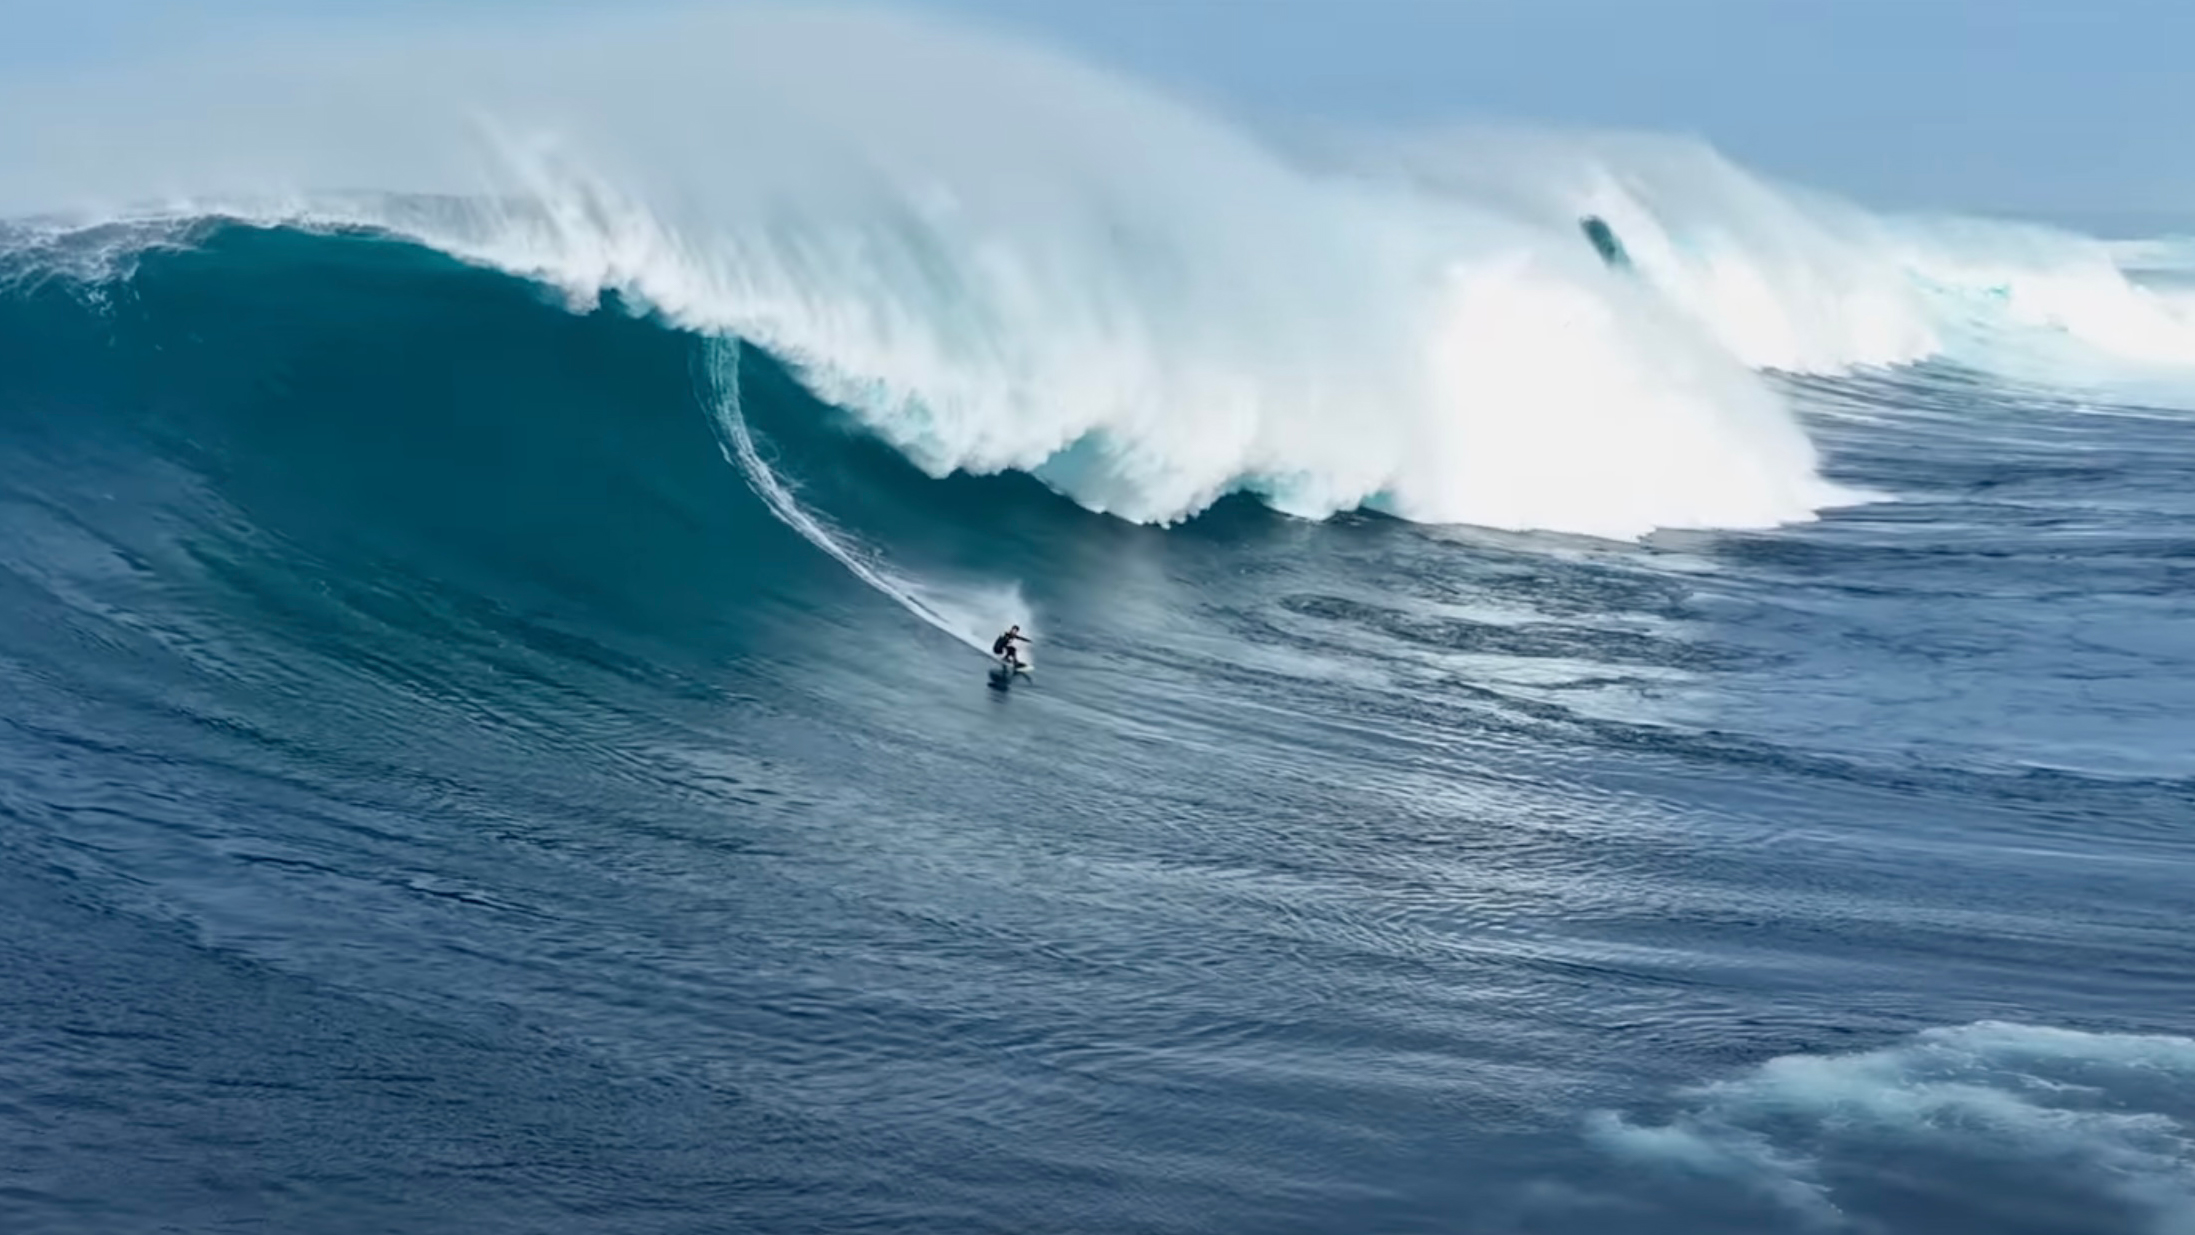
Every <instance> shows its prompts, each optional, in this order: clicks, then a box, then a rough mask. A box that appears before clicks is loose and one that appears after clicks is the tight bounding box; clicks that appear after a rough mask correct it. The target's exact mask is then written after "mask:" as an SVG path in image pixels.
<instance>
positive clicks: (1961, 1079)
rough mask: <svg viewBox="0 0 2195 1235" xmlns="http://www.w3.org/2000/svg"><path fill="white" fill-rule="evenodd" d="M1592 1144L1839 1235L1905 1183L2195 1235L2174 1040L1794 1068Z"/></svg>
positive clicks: (1924, 1037) (1613, 1119) (1787, 1063)
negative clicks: (1932, 1183) (1950, 1181)
mask: <svg viewBox="0 0 2195 1235" xmlns="http://www.w3.org/2000/svg"><path fill="white" fill-rule="evenodd" d="M1590 1130H1591V1133H1592V1136H1593V1138H1594V1140H1595V1141H1596V1142H1598V1143H1599V1144H1600V1145H1601V1146H1602V1148H1604V1149H1606V1150H1607V1151H1609V1152H1610V1153H1612V1154H1615V1155H1617V1156H1619V1157H1621V1158H1624V1159H1627V1160H1630V1161H1633V1162H1636V1163H1640V1164H1642V1165H1648V1166H1652V1167H1655V1168H1659V1169H1662V1170H1666V1171H1673V1172H1676V1173H1678V1174H1680V1175H1686V1176H1691V1177H1695V1178H1704V1179H1710V1180H1721V1181H1725V1182H1728V1183H1733V1184H1737V1185H1739V1186H1742V1187H1745V1188H1748V1189H1750V1190H1752V1191H1754V1192H1756V1193H1758V1194H1760V1195H1762V1196H1765V1197H1769V1198H1772V1199H1773V1200H1774V1201H1776V1202H1777V1203H1779V1204H1780V1205H1782V1206H1783V1207H1785V1208H1786V1209H1787V1210H1788V1211H1789V1212H1791V1213H1793V1214H1795V1215H1798V1216H1800V1217H1803V1218H1805V1219H1807V1220H1808V1221H1810V1222H1811V1223H1813V1224H1815V1225H1817V1226H1820V1227H1823V1228H1829V1229H1841V1228H1844V1227H1847V1226H1857V1225H1862V1223H1861V1221H1860V1220H1861V1219H1864V1218H1867V1217H1869V1216H1871V1211H1873V1210H1875V1209H1877V1208H1879V1207H1881V1206H1883V1205H1884V1204H1885V1203H1886V1201H1895V1200H1896V1199H1897V1197H1898V1196H1899V1194H1901V1193H1904V1192H1910V1191H1912V1190H1913V1185H1911V1184H1909V1183H1904V1182H1901V1181H1903V1180H1910V1179H1913V1178H1919V1177H1926V1176H1930V1175H1939V1176H1942V1175H1967V1176H1974V1177H1978V1178H1979V1179H1980V1180H1981V1181H1982V1183H1981V1186H1980V1187H1979V1188H1977V1189H1975V1190H1972V1194H1973V1195H1990V1196H1995V1197H1997V1198H1999V1204H2000V1205H2002V1206H2003V1207H2004V1209H2005V1211H2006V1213H2008V1214H2010V1213H2020V1212H2023V1211H2024V1212H2029V1213H2036V1214H2040V1213H2049V1212H2054V1211H2064V1210H2066V1209H2067V1208H2068V1207H2075V1208H2078V1207H2081V1206H2084V1205H2085V1206H2089V1207H2096V1206H2100V1207H2101V1208H2102V1209H2104V1210H2106V1211H2118V1212H2119V1213H2121V1214H2126V1215H2131V1216H2132V1217H2131V1221H2132V1224H2133V1225H2136V1226H2138V1227H2139V1229H2143V1230H2149V1231H2155V1232H2160V1233H2181V1232H2186V1231H2189V1230H2195V1040H2191V1039H2188V1038H2181V1037H2174V1036H2170V1035H2141V1034H2112V1033H2090V1032H2082V1031H2078V1030H2069V1029H2057V1028H2051V1027H2045V1026H2036V1025H2021V1024H2013V1023H2008V1022H2001V1021H1983V1022H1978V1023H1975V1024H1971V1025H1965V1026H1959V1027H1955V1028H1944V1029H1932V1030H1928V1031H1925V1032H1923V1033H1921V1034H1919V1035H1916V1036H1915V1037H1914V1038H1913V1039H1912V1040H1910V1041H1908V1042H1906V1043H1902V1044H1900V1045H1896V1046H1890V1047H1884V1048H1882V1049H1879V1050H1873V1051H1864V1052H1859V1053H1855V1054H1847V1055H1786V1056H1782V1057H1779V1058H1776V1059H1772V1060H1770V1061H1768V1062H1767V1063H1765V1064H1762V1065H1761V1066H1760V1067H1759V1068H1757V1069H1755V1070H1754V1071H1752V1072H1750V1073H1748V1074H1746V1075H1743V1076H1740V1077H1736V1078H1733V1079H1730V1080H1726V1081H1719V1082H1716V1083H1713V1084H1709V1085H1705V1086H1701V1087H1699V1088H1697V1089H1693V1090H1690V1091H1688V1092H1685V1093H1683V1094H1681V1095H1679V1105H1678V1109H1677V1111H1676V1113H1675V1114H1673V1115H1672V1116H1670V1117H1669V1118H1668V1119H1667V1120H1666V1121H1664V1122H1661V1123H1646V1122H1636V1121H1633V1120H1632V1119H1630V1118H1627V1117H1626V1116H1624V1115H1622V1114H1619V1113H1615V1112H1602V1113H1600V1114H1598V1115H1597V1116H1595V1117H1594V1119H1593V1122H1592V1125H1591V1129H1590ZM1908 1199H1910V1198H1908ZM2046 1225H2047V1224H2046ZM2007 1229H2025V1227H2023V1226H2020V1225H2018V1224H2015V1225H2013V1226H2012V1227H2009V1228H2007Z"/></svg>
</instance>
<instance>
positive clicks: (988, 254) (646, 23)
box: [0, 8, 2195, 537]
mask: <svg viewBox="0 0 2195 1235" xmlns="http://www.w3.org/2000/svg"><path fill="white" fill-rule="evenodd" d="M9 105H10V107H11V110H14V109H20V108H28V107H32V106H35V107H37V108H38V114H41V115H45V116H51V117H54V118H55V123H52V124H47V125H40V126H31V127H27V128H26V129H24V130H23V131H18V132H14V133H11V134H9V135H7V136H0V172H4V173H5V177H6V181H7V183H8V184H9V185H11V186H12V197H11V199H9V200H7V201H5V202H0V206H4V207H5V208H7V209H9V210H10V211H11V212H13V213H17V214H26V213H30V212H38V211H45V212H56V211H59V212H64V213H65V212H68V211H74V212H76V213H75V215H74V217H75V219H76V220H77V221H78V222H84V221H98V220H107V219H113V218H117V217H144V216H146V215H163V214H164V215H168V216H190V215H195V214H201V213H208V212H213V213H223V214H229V215H237V216H242V217H245V218H251V219H259V220H266V221H287V222H293V223H295V222H305V223H318V224H323V225H359V226H368V227H374V228H381V229H387V230H392V231H395V232H397V233H400V234H403V235H406V236H409V237H413V238H416V239H419V240H422V241H424V242H426V243H429V244H432V245H435V246H437V247H440V248H443V249H445V250H447V251H449V252H451V253H453V254H456V255H459V256H462V257H465V258H467V259H469V260H473V261H478V262H482V263H486V264H491V265H494V266H497V267H499V268H502V269H505V270H509V271H513V272H516V273H520V274H523V275H526V276H528V277H532V278H536V279H539V280H542V281H544V282H547V283H549V284H552V285H554V286H556V287H557V288H560V289H562V290H563V291H564V293H566V294H567V295H568V296H570V297H571V298H572V300H573V302H574V303H575V304H587V303H592V302H593V300H594V299H595V298H596V297H597V296H599V295H600V294H601V293H603V292H604V291H615V292H617V293H618V294H619V295H620V296H622V297H625V298H628V299H630V300H632V301H634V302H636V303H639V304H643V305H645V306H648V307H649V308H651V309H652V310H654V311H656V312H658V313H660V314H661V315H663V317H664V318H665V319H667V320H668V321H670V322H672V323H675V324H677V325H679V326H681V327H685V328H689V329H693V330H697V331H703V332H708V333H721V334H726V335H733V336H737V337H740V338H744V339H747V340H750V341H752V342H754V343H756V344H758V345H760V346H762V347H765V348H767V349H769V350H770V351H772V352H773V353H775V354H776V355H778V356H779V357H781V358H783V359H785V360H787V361H789V362H790V363H792V364H793V365H794V366H795V367H796V368H797V370H798V371H799V372H800V373H801V374H802V376H803V378H804V379H805V380H806V381H807V382H808V383H809V384H810V385H811V386H812V387H813V388H814V389H815V390H816V391H817V392H818V393H819V394H820V395H822V396H823V397H824V398H826V399H827V400H829V401H831V402H833V403H836V404H839V405H841V406H844V407H847V408H849V409H851V410H853V411H854V412H856V413H857V414H858V415H859V417H860V418H861V420H862V421H863V423H864V424H865V425H866V426H867V427H868V428H869V429H870V430H871V431H873V432H874V433H875V434H877V435H878V436H879V437H881V438H882V439H884V440H885V441H887V442H889V443H891V444H892V445H893V446H895V447H896V448H898V449H899V450H900V451H901V452H903V453H904V454H905V455H906V456H907V457H908V458H909V459H911V460H912V461H914V462H915V463H916V464H917V465H918V466H920V467H921V468H923V469H924V470H925V471H927V472H929V473H931V474H932V475H944V474H947V473H950V472H953V471H956V470H960V471H969V472H975V473H989V472H997V471H1003V470H1010V469H1011V470H1021V471H1027V472H1030V473H1032V474H1034V475H1036V476H1037V477H1038V478H1040V479H1041V480H1043V481H1044V482H1045V483H1046V484H1048V485H1050V486H1051V487H1053V488H1054V489H1056V490H1058V491H1059V492H1061V493H1064V494H1066V495H1067V496H1069V497H1071V498H1072V499H1074V500H1075V501H1077V502H1079V503H1081V504H1082V505H1084V506H1086V507H1089V508H1091V509H1094V510H1099V511H1105V512H1110V513H1113V514H1117V515H1120V516H1122V517H1124V518H1128V519H1131V520H1137V521H1147V522H1168V521H1173V520H1178V519H1181V518H1184V517H1187V516H1189V515H1193V514H1195V513H1197V512H1198V511H1200V510H1202V509H1204V508H1205V507H1206V506H1208V505H1209V504H1210V503H1212V502H1213V501H1214V500H1216V499H1217V498H1219V497H1221V496H1223V495H1225V494H1227V493H1230V492H1236V491H1247V492H1251V493H1254V494H1257V495H1259V496H1260V497H1262V498H1263V499H1264V500H1266V501H1267V502H1268V503H1270V504H1271V505H1273V506H1274V507H1276V508H1278V509H1281V510H1283V511H1287V512H1290V513H1295V514H1300V515H1305V516H1312V517H1317V516H1324V515H1327V514H1331V513H1333V512H1336V511H1341V510H1348V509H1353V508H1358V507H1368V508H1372V509H1377V510H1382V511H1386V512H1389V513H1392V514H1395V515H1398V516H1401V517H1404V518H1408V519H1413V520H1418V521H1428V522H1460V523H1476V524H1483V525H1489V526H1496V527H1506V528H1546V529H1554V530H1562V531H1574V532H1584V533H1591V534H1597V535H1605V536H1616V537H1629V536H1637V535H1641V534H1643V533H1645V532H1648V531H1651V530H1653V529H1655V528H1668V527H1750V526H1764V525H1770V524H1774V523H1778V522H1784V521H1791V520H1798V519H1804V518H1807V517H1809V516H1810V515H1811V514H1812V513H1813V512H1814V511H1816V510H1818V509H1821V508H1823V507H1825V506H1829V505H1835V504H1840V503H1847V502H1851V501H1855V500H1860V499H1862V498H1863V497H1864V496H1866V495H1862V494H1857V493H1854V492H1851V491H1849V490H1846V489H1842V488H1839V487H1838V486H1836V485H1833V484H1831V483H1828V482H1826V481H1825V480H1823V479H1822V478H1821V477H1820V475H1819V474H1818V472H1817V468H1816V455H1815V451H1814V448H1813V446H1812V445H1811V443H1809V442H1808V440H1807V439H1806V437H1805V435H1804V433H1803V432H1802V431H1801V429H1800V428H1799V426H1798V424H1797V423H1796V421H1795V419H1794V417H1793V415H1792V414H1791V412H1790V410H1789V408H1788V407H1786V406H1785V404H1784V402H1783V400H1782V398H1781V397H1780V396H1779V395H1778V394H1777V393H1776V392H1775V391H1774V389H1773V388H1772V387H1771V385H1770V384H1769V383H1768V382H1767V381H1766V380H1765V379H1764V378H1763V376H1762V375H1761V374H1760V372H1759V370H1761V369H1764V368H1776V369H1787V370H1802V371H1810V372H1838V371H1844V370H1847V369H1851V368H1854V367H1860V366H1874V365H1887V364H1897V363H1903V362H1907V361H1912V360H1916V359H1920V358H1923V357H1927V356H1932V355H1941V354H1949V355H1952V356H1953V357H1955V358H1958V359H1961V360H1965V361H1967V362H1969V363H1976V364H2003V365H2007V366H2013V367H2021V368H2023V372H2022V373H2021V374H2020V375H2021V376H2027V377H2045V378H2047V377H2050V376H2052V375H2053V374H2057V373H2062V372H2067V371H2070V370H2072V369H2075V368H2082V371H2083V372H2088V368H2084V366H2088V367H2093V368H2099V369H2100V368H2109V367H2110V366H2114V365H2119V364H2122V363H2124V362H2127V361H2138V362H2140V363H2142V364H2145V365H2150V366H2164V367H2166V368H2168V369H2170V368H2175V367H2177V366H2181V365H2184V364H2186V363H2188V362H2191V361H2195V325H2191V324H2190V317H2189V314H2188V313H2187V312H2186V310H2185V307H2184V305H2182V304H2180V303H2179V302H2177V301H2175V300H2173V299H2171V298H2170V297H2169V296H2166V295H2164V294H2161V293H2159V292H2157V291H2154V290H2152V289H2150V288H2146V287H2144V286H2141V285H2139V284H2137V283H2135V282H2132V281H2130V280H2129V279H2128V278H2127V277H2126V276H2125V275H2124V274H2123V273H2122V272H2121V271H2120V269H2119V267H2118V266H2117V265H2116V264H2114V262H2113V261H2112V259H2111V254H2110V252H2109V251H2108V250H2107V249H2106V248H2105V247H2104V246H2102V245H2101V244H2098V243H2095V242H2090V241H2087V240H2084V239H2081V238H2078V237H2073V236H2068V235H2063V234H2059V233H2054V232H2049V231H2046V230H2043V229H2039V228H2028V227H2017V226H2012V225H2000V224H1987V223H1980V222H1971V221H1936V222H1921V221H1900V220H1891V219H1885V218H1881V217H1878V216H1873V215H1869V214H1867V213H1866V212H1864V211H1861V210H1859V209H1857V208H1855V207H1851V206H1847V205H1844V204H1842V203H1839V202H1835V201H1832V200H1829V199H1826V198H1823V197H1819V196H1817V195H1812V194H1807V193H1804V192H1799V191H1794V190H1789V189H1784V188H1781V187H1778V186H1774V185H1771V184H1768V183H1766V182H1764V181H1762V180H1760V179H1758V178H1756V177H1754V176H1751V175H1749V174H1748V173H1746V172H1744V171H1743V170H1742V169H1739V168H1736V167H1734V166H1732V165H1731V164H1729V163H1728V162H1726V161H1724V160H1722V159H1721V158H1719V157H1718V156H1716V155H1715V154H1713V153H1712V152H1711V151H1708V150H1705V149H1704V148H1701V147H1698V146H1696V145H1693V144H1690V143H1686V142H1680V141H1674V140H1669V139H1658V138H1589V137H1565V136H1550V135H1545V134H1536V135H1527V134H1523V133H1518V132H1507V133H1474V134H1451V135H1447V136H1444V137H1441V138H1439V139H1423V138H1419V139H1410V140H1407V141H1399V142H1385V141H1379V142H1373V141H1368V142H1364V143H1361V144H1360V145H1355V146H1352V148H1351V149H1350V150H1349V151H1348V152H1347V154H1345V155H1334V154H1332V153H1331V152H1329V153H1326V154H1322V155H1319V156H1313V157H1304V156H1300V155H1297V154H1295V153H1291V152H1284V151H1283V150H1282V149H1280V148H1279V147H1277V146H1275V145H1273V144H1272V143H1268V142H1265V141H1262V140H1260V139H1259V138H1258V137H1257V136H1255V135H1253V134H1251V133H1249V132H1246V131H1244V130H1243V129H1241V128H1239V127H1237V126H1235V125H1232V124H1230V123H1228V122H1226V121H1223V120H1221V119H1219V118H1216V117H1214V116H1212V115H1210V114H1207V113H1205V112H1203V111H1200V110H1198V109H1196V108H1194V107H1191V106H1189V105H1186V104H1184V103H1182V102H1180V101H1178V100H1175V99H1172V98H1170V97H1167V96H1165V95H1163V94H1161V93H1158V92H1155V91H1153V90H1150V89H1147V88H1144V87H1142V86H1139V85H1137V84H1135V83H1133V82H1129V81H1124V80H1121V79H1119V78H1117V77H1114V76H1111V75H1108V74H1106V73H1103V72H1100V71H1098V70H1095V69H1092V68H1090V67H1087V66H1084V65H1081V64H1078V63H1075V62H1073V61H1071V60H1069V59H1067V58H1064V57H1062V56H1059V55H1056V54H1053V53H1051V52H1048V51H1044V50H1040V49H1035V48H1031V47H1028V46H1024V45H1020V44H1017V43H1012V42H1008V41H1004V40H1001V39H997V38H993V37H989V36H985V35H980V34H974V33H970V32H967V31H963V30H959V29H955V28H951V27H947V26H943V25H940V24H937V23H935V22H933V21H927V20H917V19H915V18H912V17H906V16H894V15H888V14H881V13H874V12H839V13H830V12H794V11H789V10H778V9H764V8H755V9H741V10H734V11H729V12H724V13H718V14H686V15H679V16H654V17H628V18H622V19H619V20H618V21H616V22H615V23H612V24H608V25H600V26H587V25H576V24H575V25H570V26H567V27H564V28H562V29H555V30H548V31H535V32H527V33H514V32H512V31H508V30H502V29H498V30H495V31H493V32H486V31H475V32H471V33H466V32H462V31H461V32H457V33H455V34H452V33H450V32H448V31H437V32H434V33H433V34H432V35H431V36H426V35H422V36H420V37H416V38H412V39H382V40H378V41H369V42H362V43H358V44H354V45H347V46H343V47H335V46H305V45H299V44H294V43H293V44H285V45H275V44H268V45H264V46H261V47H259V48H257V49H255V50H249V51H243V52H237V53H229V54H225V55H224V56H223V57H222V58H221V59H220V60H219V61H218V62H216V61H213V60H209V59H204V58H200V59H194V60H192V61H191V62H190V63H188V64H184V65H174V66H169V67H166V68H162V69H157V70H147V71H144V72H140V73H137V74H135V75H133V76H132V77H130V78H129V79H128V80H126V81H107V82H100V83H91V84H87V85H83V86H79V87H70V88H54V87H49V88H43V89H41V90H38V91H31V90H29V89H27V88H26V89H25V91H24V92H23V93H22V94H20V95H19V97H18V98H16V99H14V100H10V101H9ZM1587 215H1591V216H1597V217H1599V218H1602V219H1605V220H1607V221H1608V223H1609V224H1610V225H1611V226H1612V227H1613V228H1614V231H1615V234H1616V235H1617V236H1618V237H1620V238H1621V241H1622V243H1623V245H1624V246H1625V247H1626V249H1627V251H1628V253H1629V255H1630V257H1631V265H1630V268H1629V269H1611V268H1610V267H1609V266H1608V265H1607V264H1605V263H1603V262H1602V261H1601V259H1600V258H1599V257H1597V256H1596V255H1595V254H1594V253H1593V251H1592V249H1591V248H1590V247H1589V246H1588V245H1586V244H1585V243H1584V242H1583V240H1582V239H1581V237H1580V235H1579V231H1578V224H1579V220H1580V218H1581V217H1582V216H1587ZM2038 335H2039V336H2042V337H2044V338H2046V339H2047V340H2049V341H2050V342H2051V343H2052V344H2053V345H2054V346H2059V345H2062V348H2063V349H2066V351H2067V354H2064V355H2060V354H2057V353H2055V352H2049V351H2047V350H2045V351H2042V352H2038V349H2037V346H2036V345H2035V338H2036V336H2038ZM2038 356H2040V359H2038ZM2038 366H2041V367H2043V368H2045V369H2046V370H2048V371H2046V372H2041V373H2038V372H2036V371H2035V370H2036V369H2037V368H2038ZM2091 375H2092V374H2091Z"/></svg>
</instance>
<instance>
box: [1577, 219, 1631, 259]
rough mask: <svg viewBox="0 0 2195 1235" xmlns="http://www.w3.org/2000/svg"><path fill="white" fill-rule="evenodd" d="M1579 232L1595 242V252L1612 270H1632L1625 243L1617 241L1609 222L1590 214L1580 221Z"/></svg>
mask: <svg viewBox="0 0 2195 1235" xmlns="http://www.w3.org/2000/svg"><path fill="white" fill-rule="evenodd" d="M1578 230H1580V231H1582V232H1584V233H1585V238H1586V239H1587V240H1590V241H1592V242H1593V251H1594V252H1595V253H1598V254H1600V255H1601V260H1602V261H1604V262H1607V263H1608V268H1609V269H1610V270H1629V269H1631V255H1630V254H1629V253H1626V252H1624V249H1623V241H1621V240H1618V239H1616V229H1615V228H1613V227H1610V226H1608V220H1606V219H1604V218H1602V217H1600V216H1599V215H1597V214H1589V215H1587V216H1585V217H1584V218H1582V219H1579V220H1578Z"/></svg>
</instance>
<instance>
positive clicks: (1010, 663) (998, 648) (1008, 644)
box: [991, 624, 1036, 669]
mask: <svg viewBox="0 0 2195 1235" xmlns="http://www.w3.org/2000/svg"><path fill="white" fill-rule="evenodd" d="M1017 640H1018V641H1020V642H1022V643H1034V642H1036V640H1034V639H1031V638H1030V637H1029V636H1027V635H1025V634H1022V633H1021V627H1020V625H1019V624H1016V625H1013V626H1009V627H1007V628H1006V633H1005V634H1003V635H1000V636H999V637H998V638H996V639H994V640H992V641H991V655H993V656H996V657H998V658H999V659H1000V660H1003V661H1005V662H1006V664H1007V667H1009V668H1013V669H1019V668H1021V651H1020V649H1018V648H1016V647H1015V646H1014V643H1015V642H1016V641H1017Z"/></svg>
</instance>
